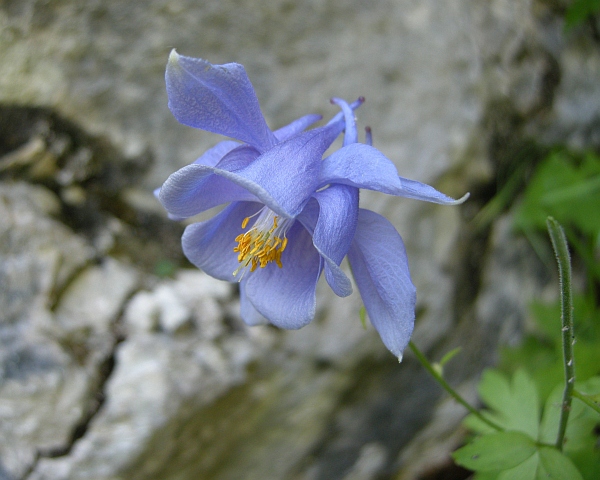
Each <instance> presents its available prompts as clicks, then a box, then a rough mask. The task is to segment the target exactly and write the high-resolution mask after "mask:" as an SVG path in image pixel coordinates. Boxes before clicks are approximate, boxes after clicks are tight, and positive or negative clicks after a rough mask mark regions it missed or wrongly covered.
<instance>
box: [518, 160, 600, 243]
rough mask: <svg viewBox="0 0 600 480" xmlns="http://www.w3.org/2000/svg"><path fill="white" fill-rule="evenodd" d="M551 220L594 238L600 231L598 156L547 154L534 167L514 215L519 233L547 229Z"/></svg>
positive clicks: (599, 171)
mask: <svg viewBox="0 0 600 480" xmlns="http://www.w3.org/2000/svg"><path fill="white" fill-rule="evenodd" d="M548 216H552V217H554V218H555V219H556V220H558V222H559V223H561V224H562V225H563V226H565V227H567V228H568V227H575V228H577V230H578V231H580V232H582V233H584V234H588V235H591V236H594V237H597V236H598V233H599V232H600V157H598V156H597V155H595V154H593V153H587V154H585V155H584V156H582V157H581V156H579V155H575V154H572V153H570V152H567V151H565V150H557V151H555V152H553V153H552V154H550V155H549V156H548V157H547V158H546V159H545V160H543V161H542V163H541V164H540V165H539V166H538V167H537V169H536V172H535V174H534V175H533V177H532V178H531V180H530V182H529V185H528V187H527V191H526V192H525V196H524V198H523V202H522V204H521V206H520V208H519V209H518V210H517V212H516V215H515V224H516V225H517V226H518V227H520V228H521V229H522V230H525V231H529V230H531V229H532V228H540V229H544V230H545V229H546V218H548Z"/></svg>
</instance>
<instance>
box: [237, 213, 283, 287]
mask: <svg viewBox="0 0 600 480" xmlns="http://www.w3.org/2000/svg"><path fill="white" fill-rule="evenodd" d="M278 218H279V217H277V216H275V217H273V226H272V227H271V228H270V229H269V230H265V229H261V228H258V227H257V226H256V225H255V226H254V227H253V228H251V229H250V230H248V231H247V232H245V233H241V234H240V235H238V236H237V237H235V241H236V242H238V245H237V247H235V248H234V249H233V251H234V252H238V262H240V263H241V265H240V266H239V268H238V269H237V270H236V271H235V272H233V274H234V275H236V274H237V273H238V272H239V271H240V270H242V269H243V268H245V267H248V266H250V271H251V272H253V271H254V270H256V269H257V267H259V266H260V268H265V267H266V266H267V265H268V264H269V263H271V262H275V263H276V264H277V266H278V267H279V268H281V267H282V264H281V254H282V253H283V251H284V250H285V247H286V246H287V243H288V239H287V237H285V236H284V237H283V238H281V237H280V236H278V235H277V234H278V233H280V232H276V230H277V223H278ZM249 220H250V217H246V218H244V221H243V222H242V228H246V225H248V221H249ZM256 223H262V222H256Z"/></svg>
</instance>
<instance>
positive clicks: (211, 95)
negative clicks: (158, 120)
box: [165, 50, 276, 151]
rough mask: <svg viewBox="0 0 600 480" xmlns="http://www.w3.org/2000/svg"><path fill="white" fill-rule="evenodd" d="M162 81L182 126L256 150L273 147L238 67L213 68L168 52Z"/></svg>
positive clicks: (250, 89)
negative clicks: (249, 146) (240, 142)
mask: <svg viewBox="0 0 600 480" xmlns="http://www.w3.org/2000/svg"><path fill="white" fill-rule="evenodd" d="M165 80H166V83H167V94H168V97H169V108H170V109H171V112H173V115H174V116H175V118H176V119H177V120H178V121H179V122H181V123H183V124H184V125H189V126H190V127H195V128H201V129H202V130H208V131H209V132H213V133H219V134H221V135H226V136H228V137H232V138H236V139H238V140H241V141H242V142H246V143H249V144H250V145H253V146H254V147H256V148H257V149H258V150H260V151H265V150H267V149H268V148H269V147H270V146H272V145H273V144H275V141H276V140H275V137H274V136H273V133H272V132H271V131H270V130H269V127H268V126H267V124H266V122H265V119H264V117H263V115H262V113H261V111H260V106H259V104H258V99H257V98H256V94H255V92H254V88H253V87H252V84H251V83H250V80H249V79H248V76H247V75H246V71H245V70H244V67H243V66H242V65H239V64H237V63H227V64H225V65H213V64H211V63H209V62H207V61H206V60H202V59H200V58H192V57H184V56H182V55H179V54H178V53H177V52H176V51H175V50H172V51H171V54H170V55H169V61H168V63H167V72H166V75H165Z"/></svg>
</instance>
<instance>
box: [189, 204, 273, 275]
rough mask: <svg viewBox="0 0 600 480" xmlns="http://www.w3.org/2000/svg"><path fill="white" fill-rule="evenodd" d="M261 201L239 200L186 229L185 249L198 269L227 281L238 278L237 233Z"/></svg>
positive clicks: (259, 205) (241, 230) (258, 207)
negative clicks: (236, 272) (235, 249)
mask: <svg viewBox="0 0 600 480" xmlns="http://www.w3.org/2000/svg"><path fill="white" fill-rule="evenodd" d="M261 207H262V205H261V204H260V203H254V202H236V203H232V204H231V205H228V206H227V207H226V208H225V209H224V210H223V211H221V212H220V213H218V214H217V215H215V216H214V217H212V218H211V219H210V220H207V221H206V222H200V223H193V224H191V225H189V226H187V227H186V229H185V231H184V232H183V237H182V239H181V243H182V245H183V253H184V254H185V256H186V257H187V258H188V259H189V261H190V262H192V263H193V264H194V265H196V266H197V267H198V268H199V269H201V270H204V271H205V272H206V273H208V274H209V275H210V276H211V277H215V278H218V279H220V280H227V281H228V282H235V281H237V279H236V278H235V277H234V276H233V272H234V271H235V270H236V269H237V268H238V266H239V262H238V259H237V253H235V252H234V251H233V249H234V247H236V246H237V242H236V241H235V237H237V236H238V235H239V234H240V233H242V232H243V229H242V221H243V220H244V218H246V217H248V216H250V215H252V214H254V213H256V212H257V211H258V210H259V209H260V208H261Z"/></svg>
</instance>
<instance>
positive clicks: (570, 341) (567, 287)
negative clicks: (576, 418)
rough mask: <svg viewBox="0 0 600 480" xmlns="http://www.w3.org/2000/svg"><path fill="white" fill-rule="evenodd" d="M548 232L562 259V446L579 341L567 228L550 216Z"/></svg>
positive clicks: (558, 445) (558, 439) (559, 440)
mask: <svg viewBox="0 0 600 480" xmlns="http://www.w3.org/2000/svg"><path fill="white" fill-rule="evenodd" d="M546 224H547V225H548V233H549V234H550V240H551V241H552V247H553V248H554V253H555V254H556V261H557V263H558V275H559V278H560V305H561V320H562V346H563V362H564V370H565V389H564V392H563V400H562V409H561V412H560V423H559V424H558V435H557V437H556V448H558V449H559V450H562V447H563V443H564V439H565V432H566V430H567V422H568V420H569V413H570V411H571V401H572V400H573V389H574V386H575V360H574V358H573V345H574V344H575V332H574V330H573V291H572V286H571V259H570V257H569V247H568V245H567V239H566V237H565V232H564V230H563V229H562V227H561V226H560V224H559V223H558V222H557V221H556V220H554V218H552V217H548V219H547V220H546Z"/></svg>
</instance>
